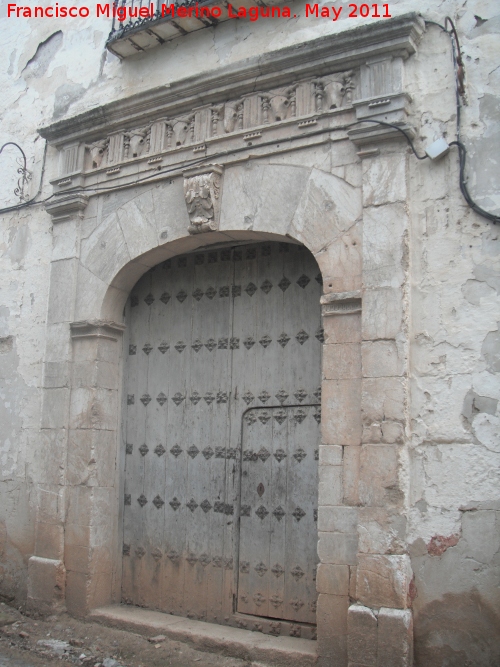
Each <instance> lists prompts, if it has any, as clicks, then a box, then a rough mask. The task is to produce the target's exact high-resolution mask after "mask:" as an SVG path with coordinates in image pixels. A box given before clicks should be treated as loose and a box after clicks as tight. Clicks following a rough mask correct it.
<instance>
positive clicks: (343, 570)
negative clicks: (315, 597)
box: [316, 563, 349, 596]
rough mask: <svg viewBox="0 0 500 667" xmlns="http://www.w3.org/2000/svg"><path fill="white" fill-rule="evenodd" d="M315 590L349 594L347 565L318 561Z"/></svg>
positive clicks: (328, 593)
mask: <svg viewBox="0 0 500 667" xmlns="http://www.w3.org/2000/svg"><path fill="white" fill-rule="evenodd" d="M316 590H317V591H318V593H326V594H327V595H343V596H345V595H349V566H348V565H330V564H327V563H320V564H319V565H318V573H317V576H316Z"/></svg>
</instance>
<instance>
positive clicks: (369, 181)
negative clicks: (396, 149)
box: [363, 154, 406, 206]
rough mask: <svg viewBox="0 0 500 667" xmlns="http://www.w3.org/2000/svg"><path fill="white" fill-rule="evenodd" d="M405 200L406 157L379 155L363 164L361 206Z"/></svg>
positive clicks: (402, 155) (400, 155) (401, 155)
mask: <svg viewBox="0 0 500 667" xmlns="http://www.w3.org/2000/svg"><path fill="white" fill-rule="evenodd" d="M405 199H406V157H405V155H404V154H399V155H380V156H379V157H378V158H377V159H376V160H367V161H365V162H363V204H364V205H365V206H380V205H381V204H387V203H390V202H403V201H405Z"/></svg>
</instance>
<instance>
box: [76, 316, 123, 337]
mask: <svg viewBox="0 0 500 667" xmlns="http://www.w3.org/2000/svg"><path fill="white" fill-rule="evenodd" d="M69 326H70V329H71V338H72V339H73V340H78V339H80V338H107V339H109V340H119V339H120V338H121V335H122V333H123V332H124V330H125V325H124V324H122V323H120V322H111V321H109V320H81V321H79V322H71V323H70V325H69Z"/></svg>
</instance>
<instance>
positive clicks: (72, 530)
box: [65, 523, 90, 547]
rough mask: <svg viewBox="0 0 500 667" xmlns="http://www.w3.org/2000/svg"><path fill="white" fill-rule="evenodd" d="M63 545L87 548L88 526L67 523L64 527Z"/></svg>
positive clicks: (88, 539) (88, 538) (88, 542)
mask: <svg viewBox="0 0 500 667" xmlns="http://www.w3.org/2000/svg"><path fill="white" fill-rule="evenodd" d="M65 544H66V545H72V546H76V547H88V546H89V545H90V526H83V525H81V524H76V523H67V524H66V526H65Z"/></svg>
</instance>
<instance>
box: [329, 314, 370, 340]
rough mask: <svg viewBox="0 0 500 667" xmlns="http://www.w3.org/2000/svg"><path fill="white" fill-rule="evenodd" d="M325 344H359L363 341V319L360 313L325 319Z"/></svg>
mask: <svg viewBox="0 0 500 667" xmlns="http://www.w3.org/2000/svg"><path fill="white" fill-rule="evenodd" d="M323 326H324V329H325V343H326V344H335V343H358V342H360V341H361V317H360V315H359V314H358V313H356V314H353V315H342V316H341V317H325V318H324V320H323Z"/></svg>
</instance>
